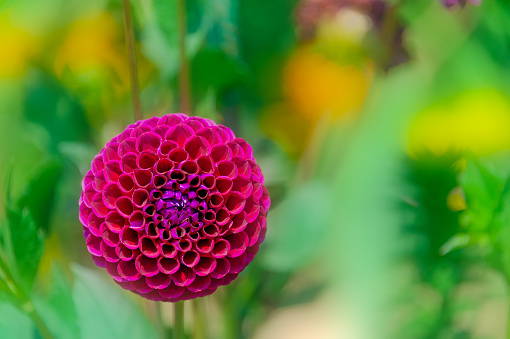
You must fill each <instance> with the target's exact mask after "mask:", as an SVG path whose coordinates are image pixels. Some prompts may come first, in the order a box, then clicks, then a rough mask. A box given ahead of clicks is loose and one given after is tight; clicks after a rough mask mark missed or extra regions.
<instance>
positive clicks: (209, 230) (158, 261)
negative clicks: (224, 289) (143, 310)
mask: <svg viewBox="0 0 510 339" xmlns="http://www.w3.org/2000/svg"><path fill="white" fill-rule="evenodd" d="M91 167H92V168H91V169H90V170H89V171H88V172H87V174H86V175H85V177H84V178H83V182H82V188H83V192H82V194H81V198H80V221H81V222H82V224H83V232H84V235H85V238H86V244H87V248H88V250H89V252H90V253H91V254H92V258H93V259H94V261H95V263H96V264H97V265H98V266H100V267H104V268H106V270H107V271H108V273H109V274H110V275H111V276H112V277H113V279H114V280H115V281H116V282H117V283H118V284H119V285H120V286H122V287H123V288H125V289H128V290H131V291H133V292H134V293H137V294H139V295H141V296H143V297H145V298H148V299H151V300H162V301H171V302H174V301H178V300H186V299H193V298H196V297H201V296H205V295H208V294H211V293H212V292H214V291H215V290H216V289H217V288H218V286H220V285H226V284H228V283H230V282H231V281H232V280H233V279H235V278H236V277H237V275H238V274H239V272H241V271H242V270H243V269H244V268H245V267H246V266H247V265H248V264H249V263H250V262H251V261H252V259H253V257H254V256H255V254H256V253H257V251H258V248H259V245H260V243H261V242H262V241H263V240H264V237H265V233H266V215H267V210H268V209H269V205H270V199H269V194H268V192H267V189H266V187H265V186H264V177H263V175H262V173H261V171H260V167H259V166H258V165H257V163H256V162H255V159H254V157H253V151H252V149H251V147H250V145H249V144H248V143H247V142H246V141H245V140H243V139H240V138H236V137H235V135H234V133H233V132H232V131H231V130H230V129H229V128H227V127H225V126H223V125H216V124H215V123H214V122H213V121H211V120H209V119H204V118H199V117H188V116H187V115H185V114H168V115H165V116H164V117H162V118H158V117H154V118H151V119H147V120H140V121H138V122H136V123H135V124H132V125H129V126H128V127H127V128H126V129H125V130H124V131H123V132H122V133H121V134H119V135H117V136H116V137H114V138H113V139H112V140H111V141H109V142H108V143H107V144H106V145H105V147H104V148H103V149H102V150H101V152H99V154H98V155H97V156H96V157H95V158H94V160H93V161H92V166H91Z"/></svg>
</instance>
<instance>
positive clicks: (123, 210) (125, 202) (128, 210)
mask: <svg viewBox="0 0 510 339" xmlns="http://www.w3.org/2000/svg"><path fill="white" fill-rule="evenodd" d="M115 206H116V207H117V211H118V212H119V214H120V215H121V216H123V217H124V218H129V217H130V216H131V214H132V213H133V203H132V202H131V199H129V198H128V197H125V196H122V197H120V198H119V199H117V201H116V202H115ZM105 215H106V214H105Z"/></svg>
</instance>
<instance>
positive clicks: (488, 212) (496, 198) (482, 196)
mask: <svg viewBox="0 0 510 339" xmlns="http://www.w3.org/2000/svg"><path fill="white" fill-rule="evenodd" d="M460 183H461V185H462V188H463V190H464V194H465V196H466V203H467V206H468V211H467V212H466V213H467V216H468V220H469V221H468V222H469V229H470V231H486V230H487V229H488V228H489V226H490V225H491V223H492V221H493V216H494V212H495V210H496V208H497V207H498V205H499V203H500V201H501V197H502V196H501V195H502V191H503V187H504V185H505V178H504V176H503V175H502V174H500V173H498V172H497V171H496V170H495V169H494V168H492V166H490V164H488V163H482V162H479V161H478V162H477V161H474V160H469V161H468V163H467V166H466V170H465V171H464V174H463V175H462V177H461V179H460Z"/></svg>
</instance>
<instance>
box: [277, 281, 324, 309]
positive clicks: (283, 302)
mask: <svg viewBox="0 0 510 339" xmlns="http://www.w3.org/2000/svg"><path fill="white" fill-rule="evenodd" d="M324 287H325V284H311V285H308V286H305V287H304V288H302V289H301V290H299V291H296V292H294V293H292V294H288V293H286V294H284V295H281V293H279V295H280V297H279V304H278V307H288V306H295V305H301V304H306V303H309V302H312V301H313V300H315V298H317V297H318V296H319V294H320V293H321V292H323V290H324Z"/></svg>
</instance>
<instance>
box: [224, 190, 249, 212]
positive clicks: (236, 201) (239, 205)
mask: <svg viewBox="0 0 510 339" xmlns="http://www.w3.org/2000/svg"><path fill="white" fill-rule="evenodd" d="M245 204H246V200H245V199H244V198H243V197H242V195H241V194H239V193H236V192H232V193H230V194H229V196H228V198H227V199H225V207H226V208H227V210H228V211H229V212H230V214H237V213H240V212H241V211H242V210H243V208H244V205H245Z"/></svg>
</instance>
